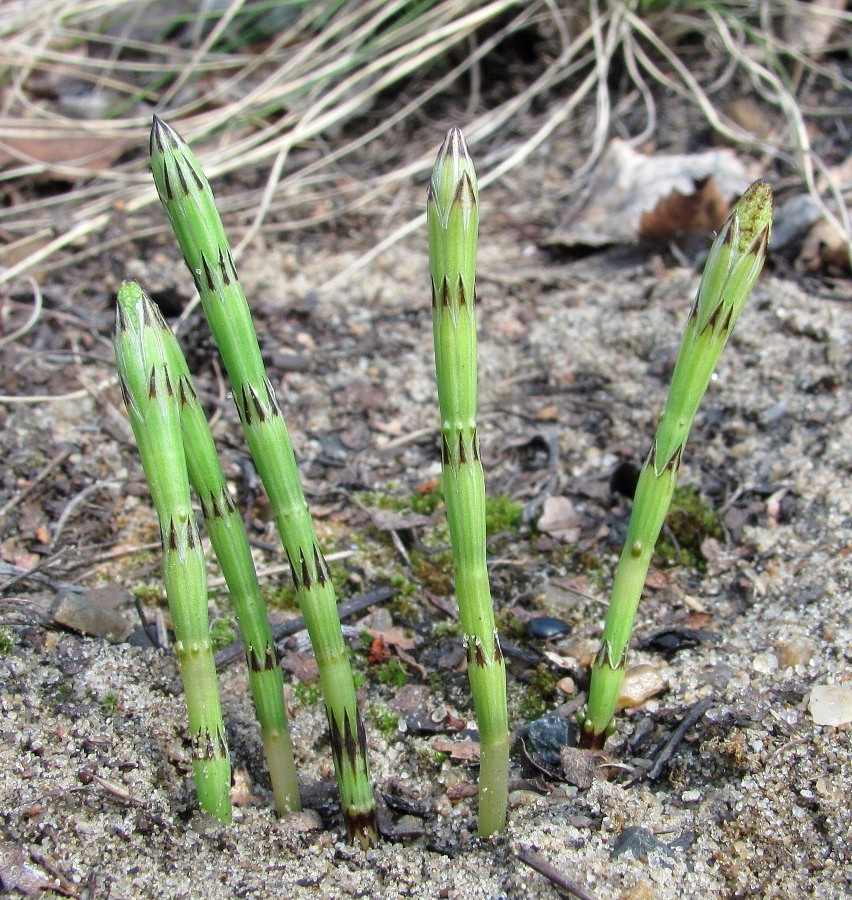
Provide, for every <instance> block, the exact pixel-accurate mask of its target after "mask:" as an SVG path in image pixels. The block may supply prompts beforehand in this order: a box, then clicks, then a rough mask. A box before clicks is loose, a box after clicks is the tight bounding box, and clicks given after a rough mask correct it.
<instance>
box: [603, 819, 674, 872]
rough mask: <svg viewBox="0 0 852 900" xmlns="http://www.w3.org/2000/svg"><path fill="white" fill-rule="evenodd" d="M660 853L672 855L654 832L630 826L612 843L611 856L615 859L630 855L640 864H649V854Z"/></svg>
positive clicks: (638, 826)
mask: <svg viewBox="0 0 852 900" xmlns="http://www.w3.org/2000/svg"><path fill="white" fill-rule="evenodd" d="M657 851H660V852H662V853H664V854H671V850H670V849H669V847H668V846H667V845H666V844H664V843H663V842H662V841H659V840H657V838H655V837H654V834H653V832H651V831H649V830H648V829H647V828H642V827H641V826H640V825H630V826H629V827H628V828H625V829H624V831H622V832H621V834H619V835H618V836H617V837H616V839H615V840H614V841H613V842H612V850H610V854H609V855H610V856H611V857H612V858H613V859H615V858H616V857H617V856H621V854H622V853H629V854H630V855H631V856H632V857H633V858H634V859H635V860H637V861H638V862H643V863H646V862H648V854H650V853H655V852H657Z"/></svg>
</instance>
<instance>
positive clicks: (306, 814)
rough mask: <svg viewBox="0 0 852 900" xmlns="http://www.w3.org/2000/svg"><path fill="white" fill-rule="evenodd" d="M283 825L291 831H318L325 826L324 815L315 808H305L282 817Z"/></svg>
mask: <svg viewBox="0 0 852 900" xmlns="http://www.w3.org/2000/svg"><path fill="white" fill-rule="evenodd" d="M281 823H282V825H284V826H285V827H286V828H289V829H290V830H291V831H318V830H319V829H320V828H323V827H324V826H323V823H322V817H321V816H320V814H319V813H318V812H317V811H316V810H313V809H303V810H302V811H301V812H296V813H290V815H288V816H285V817H284V818H283V819H281Z"/></svg>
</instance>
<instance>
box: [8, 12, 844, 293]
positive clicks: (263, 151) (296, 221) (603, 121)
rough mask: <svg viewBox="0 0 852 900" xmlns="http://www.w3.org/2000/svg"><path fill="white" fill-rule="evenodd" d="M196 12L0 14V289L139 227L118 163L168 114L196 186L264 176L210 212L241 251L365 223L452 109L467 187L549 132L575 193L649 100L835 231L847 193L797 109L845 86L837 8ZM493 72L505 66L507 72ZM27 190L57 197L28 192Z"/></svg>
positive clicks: (656, 110)
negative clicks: (253, 243)
mask: <svg viewBox="0 0 852 900" xmlns="http://www.w3.org/2000/svg"><path fill="white" fill-rule="evenodd" d="M201 6H202V4H198V3H194V2H193V0H184V2H183V3H172V4H166V3H163V2H162V0H123V2H118V3H115V2H113V3H105V2H100V0H45V2H43V3H42V4H40V7H39V16H38V17H37V18H36V17H33V15H32V10H31V4H28V3H25V2H24V0H7V2H6V3H5V4H4V9H3V13H4V14H3V17H2V22H0V72H2V73H3V75H4V82H3V84H4V86H3V88H2V89H0V192H6V194H7V196H8V197H10V198H14V199H13V202H10V203H8V204H7V209H6V211H5V214H4V233H3V235H2V238H3V240H4V241H5V242H6V243H7V245H9V249H8V257H5V255H4V253H3V251H2V250H0V283H2V282H7V281H10V280H12V279H14V278H17V277H18V276H19V275H21V274H23V273H26V272H28V271H30V270H32V269H33V268H35V267H39V268H40V269H41V270H42V271H47V270H50V269H54V268H59V267H62V266H66V265H69V264H71V263H73V262H75V261H77V260H79V259H80V258H81V256H83V255H85V254H87V253H88V254H91V253H92V252H93V251H92V250H91V249H89V248H86V247H85V244H86V240H87V239H88V238H89V237H90V236H91V235H94V234H97V233H101V232H103V231H104V229H105V228H106V226H108V225H109V224H110V222H111V221H112V219H113V216H114V215H115V212H116V209H117V208H118V209H120V210H121V213H122V215H123V216H124V217H125V222H124V223H123V224H122V228H123V230H125V231H129V232H130V233H131V235H132V236H134V237H135V236H137V235H140V234H142V233H146V234H150V229H149V227H148V222H147V221H145V220H144V218H143V217H142V216H141V215H139V214H140V212H142V211H144V210H146V209H147V207H149V206H150V204H152V203H153V201H154V200H155V196H154V193H153V191H152V190H151V189H150V188H149V186H148V181H147V177H146V173H145V170H144V167H145V164H144V159H143V158H142V157H141V155H138V154H136V153H135V152H133V151H135V148H137V147H138V146H139V145H140V140H139V135H140V134H143V133H144V131H145V130H146V129H147V127H148V125H149V123H150V116H151V113H152V111H156V112H158V113H167V114H168V117H169V119H170V120H171V121H173V122H176V123H179V125H180V128H181V131H182V133H183V134H184V135H185V136H186V138H187V139H188V140H189V141H190V142H191V143H192V144H193V145H194V146H197V147H199V148H201V149H202V152H201V154H200V156H201V158H202V162H203V164H204V167H205V170H206V171H208V172H209V173H210V175H211V177H213V178H217V177H220V176H225V175H229V174H234V173H236V172H241V173H246V172H261V173H263V175H262V181H260V182H259V183H258V184H257V185H254V186H249V187H246V180H245V179H243V180H242V183H241V185H240V188H241V189H240V190H239V191H238V192H234V193H231V194H230V195H229V196H228V197H227V198H225V202H223V203H222V211H223V214H224V215H225V216H226V218H227V219H228V220H229V222H230V223H232V225H233V226H236V227H237V228H242V232H241V235H242V240H241V241H240V242H239V247H240V248H242V247H244V246H245V245H246V244H247V243H248V242H249V241H250V240H252V238H253V237H254V236H255V235H257V234H258V233H259V232H265V231H268V232H271V233H282V232H286V231H291V230H294V229H298V228H304V227H306V226H310V225H316V224H319V223H322V222H327V221H332V220H334V219H336V218H337V217H339V216H341V215H343V214H346V213H349V212H352V211H369V213H370V214H371V215H375V216H376V221H377V222H378V223H381V222H382V221H383V219H382V217H383V216H385V214H386V213H387V211H388V210H389V209H391V208H393V207H392V204H393V203H394V202H395V201H394V199H393V198H394V197H395V196H396V194H397V192H398V189H399V187H400V186H401V185H405V184H410V183H411V181H412V180H413V179H414V178H415V177H418V178H422V177H424V176H425V175H426V173H427V172H428V170H429V167H430V164H431V159H430V152H431V151H430V150H429V147H430V146H431V144H432V142H433V141H434V133H435V130H437V129H443V128H445V127H446V126H447V125H449V124H452V122H453V121H457V120H459V118H460V117H462V118H464V119H465V132H466V134H467V136H468V140H469V143H470V145H471V148H472V149H474V150H475V152H476V153H477V156H478V157H479V158H480V159H482V160H483V165H482V166H481V179H480V183H481V185H483V186H487V185H488V184H489V183H490V182H492V181H494V180H496V179H498V178H501V177H503V176H504V175H505V174H507V173H508V172H510V171H511V170H512V169H513V168H514V167H516V166H518V165H520V164H521V163H522V162H523V161H524V160H526V159H527V158H528V157H529V156H530V154H532V153H534V152H535V151H536V150H537V149H538V148H540V147H541V145H542V144H543V143H544V142H545V141H546V140H547V139H548V138H549V137H550V135H552V134H554V133H555V132H556V131H557V130H565V129H570V130H571V131H572V132H576V134H577V138H578V140H579V141H580V143H581V144H582V146H583V147H584V150H585V151H586V152H585V163H584V165H583V166H582V167H578V168H577V169H575V170H574V171H573V172H567V173H566V177H568V178H570V181H569V184H568V188H567V189H568V191H570V192H571V193H576V192H577V191H578V190H581V189H582V187H583V185H584V184H585V183H586V179H585V178H584V176H585V175H587V174H588V172H589V170H590V169H591V168H592V167H593V166H594V164H595V162H596V160H597V159H598V158H599V156H600V153H601V151H602V150H603V148H604V146H605V145H606V142H607V140H608V139H609V138H610V137H611V136H612V135H613V134H619V136H621V137H622V138H626V139H628V140H630V141H631V143H633V144H634V145H636V144H640V143H643V142H645V141H647V140H648V139H649V138H650V137H653V136H654V135H656V134H657V133H658V131H657V126H658V122H659V115H660V110H661V105H660V100H661V99H662V97H663V91H673V92H675V93H676V94H677V95H679V96H680V97H682V98H683V99H684V100H686V101H687V102H688V103H689V104H692V105H694V106H696V107H697V108H698V109H699V110H700V111H701V114H702V115H703V117H704V118H705V119H706V121H707V122H708V124H709V125H710V126H711V128H712V129H713V130H714V131H716V132H717V133H719V134H720V135H722V136H723V137H725V138H726V139H728V140H730V141H734V142H735V143H737V144H739V145H743V146H746V147H748V148H750V149H752V150H759V151H761V152H764V153H766V154H768V155H769V156H771V157H773V158H776V159H778V160H779V161H780V166H781V169H782V173H783V174H785V175H786V174H789V172H790V171H792V173H793V175H794V176H795V177H797V178H798V179H800V181H801V183H802V184H804V185H806V187H807V189H808V190H809V191H810V192H811V193H812V194H813V195H814V196H815V197H817V199H818V200H819V202H820V203H821V205H822V208H823V211H824V213H825V214H826V217H827V218H828V219H829V221H831V222H833V223H834V224H835V226H836V227H837V228H838V229H839V230H840V232H841V233H842V234H844V235H845V236H846V239H847V240H849V236H850V232H851V231H852V228H850V221H849V214H848V211H847V209H846V197H847V196H848V195H845V194H844V191H848V185H846V186H844V185H841V184H838V183H837V182H836V180H835V179H834V178H833V177H832V170H831V167H830V166H829V165H828V164H827V162H828V161H827V160H826V159H825V158H824V155H825V154H826V153H827V152H828V153H833V155H834V159H833V160H832V161H833V162H837V158H836V157H837V154H838V153H840V152H841V149H840V148H839V147H832V146H831V141H830V140H829V141H825V140H823V141H821V142H820V148H821V153H822V154H823V156H821V155H820V154H818V153H816V152H815V150H814V148H813V146H811V143H810V141H811V140H812V139H811V137H810V136H809V132H808V128H806V127H805V126H806V123H805V119H804V114H805V106H803V105H802V104H810V106H809V107H808V109H807V114H808V116H809V119H810V117H813V116H818V117H821V119H822V120H823V121H828V120H829V117H830V116H832V115H833V116H835V117H839V116H842V114H843V111H842V109H840V108H839V107H838V106H837V104H836V103H835V104H833V107H834V108H832V104H830V103H829V104H827V105H825V104H821V103H820V101H817V102H816V103H814V101H813V100H812V99H811V98H812V97H813V95H814V94H815V93H816V94H817V95H820V94H819V91H820V90H822V89H825V90H828V89H831V90H833V91H835V92H837V91H839V90H841V89H842V88H843V87H844V86H845V87H846V88H847V89H848V87H849V84H848V77H847V75H846V73H845V72H844V70H843V68H842V48H843V47H844V46H848V40H849V31H850V18H851V17H850V14H849V13H847V12H845V11H844V10H843V9H842V8H838V7H837V4H835V5H834V6H833V7H831V6H825V5H821V4H817V5H814V4H808V3H805V2H803V0H783V2H779V3H777V4H772V5H771V6H772V9H771V10H769V9H768V5H767V4H762V5H760V6H759V8H757V9H755V7H754V4H751V3H748V2H746V0H737V2H734V3H731V4H724V5H721V4H719V5H711V6H705V5H702V6H698V5H689V4H670V3H666V4H662V3H654V2H646V3H642V4H639V5H638V7H635V6H634V5H631V4H623V3H616V2H602V0H589V3H588V4H573V3H569V2H567V0H492V2H488V3H480V2H474V0H434V2H422V3H419V4H411V3H408V2H404V0H393V2H382V0H364V2H360V3H343V4H325V3H322V4H320V3H307V2H301V0H300V2H294V3H291V4H288V5H281V7H280V8H276V15H278V16H279V20H278V21H277V22H276V25H275V28H273V29H270V30H268V31H267V32H266V33H261V32H259V31H258V28H259V27H260V26H259V23H260V21H261V19H260V15H261V13H262V12H264V11H265V12H267V13H268V14H270V15H271V13H269V11H268V6H269V4H268V3H265V2H261V0H230V2H229V3H227V4H225V5H224V9H218V10H216V11H215V12H212V11H208V12H207V13H205V14H202V13H200V12H198V9H200V8H201ZM203 6H204V9H207V6H206V5H203ZM174 9H177V10H183V12H182V13H180V14H177V13H175V12H173V11H172V12H169V10H174ZM814 10H816V12H814ZM803 17H804V19H803ZM814 17H816V18H817V19H818V20H819V26H820V28H819V41H818V42H817V41H816V39H815V38H812V37H811V38H808V39H807V41H805V40H804V38H802V39H799V38H798V37H795V35H796V34H797V32H796V31H795V29H794V27H793V25H792V24H791V23H794V22H796V21H799V20H807V21H809V22H810V21H812V20H813V21H816V20H815V18H814ZM811 30H813V29H811ZM791 35H793V36H791ZM696 37H698V38H699V40H698V41H696ZM518 42H520V43H521V44H522V45H525V46H527V47H529V48H533V49H534V51H535V52H534V56H535V61H534V62H531V63H525V64H520V63H517V52H516V49H517V47H518V45H519V43H518ZM506 60H515V61H516V62H515V63H514V64H513V68H512V70H511V73H508V72H507V71H506ZM489 65H490V66H492V68H491V69H490V70H488V71H490V72H491V73H493V72H494V71H499V72H500V73H501V75H500V77H498V79H497V81H496V82H495V81H494V78H493V74H492V77H483V71H484V67H487V66H489ZM486 75H487V72H486ZM501 79H505V83H502V84H501ZM510 79H511V81H510ZM507 88H508V89H507ZM450 92H454V93H455V96H456V97H458V96H459V94H461V95H466V96H467V103H466V104H465V109H464V110H461V109H458V110H456V109H454V108H452V107H451V105H450V106H448V105H447V103H446V97H447V96H448V95H449V94H450ZM726 92H727V95H728V96H731V95H733V94H736V93H737V92H739V93H742V92H748V93H751V94H752V95H753V96H755V97H757V98H758V99H759V100H760V101H761V102H762V103H763V104H764V105H766V106H769V107H770V108H773V109H774V110H776V111H777V113H778V115H777V120H778V126H779V127H778V129H777V130H778V136H777V137H774V136H773V137H769V138H766V137H765V136H761V135H759V134H754V133H752V132H751V131H749V130H748V129H747V128H744V127H742V126H739V125H737V124H736V123H734V122H733V121H731V120H730V119H728V118H727V117H726V116H725V114H724V113H723V112H722V98H723V97H724V96H725V94H726ZM436 111H437V115H438V116H439V118H441V121H440V122H438V123H436V127H435V128H432V129H430V132H431V133H430V136H429V140H428V141H427V140H424V141H423V143H422V144H419V143H418V141H416V140H410V136H411V134H412V133H413V130H414V128H415V126H416V124H417V123H418V121H419V120H420V119H422V118H423V117H424V116H432V115H435V114H436ZM807 124H808V125H810V122H808V123H807ZM401 135H406V139H405V140H399V139H398V138H399V137H400V136H401ZM835 143H836V142H835ZM368 144H369V146H370V152H371V155H370V159H369V165H365V163H364V148H365V146H366V145H368ZM826 148H827V149H826ZM128 151H129V152H128ZM123 154H124V155H123ZM34 179H35V180H47V181H55V180H59V181H65V182H68V183H71V184H73V186H74V190H73V191H72V192H70V193H68V192H64V191H61V192H59V191H54V192H50V191H49V190H48V191H39V193H38V195H36V194H34V192H33V191H32V190H31V189H30V188H29V185H31V184H32V181H33V180H34ZM249 183H250V182H249ZM415 202H416V201H414V200H412V201H411V203H410V204H409V203H407V202H406V203H404V204H403V206H402V212H403V215H404V216H405V218H404V219H403V221H404V223H405V224H403V225H402V226H397V227H396V228H395V229H394V228H391V229H390V233H388V232H387V231H385V232H384V234H382V233H381V232H382V229H381V227H379V228H378V231H379V232H380V233H379V241H380V246H381V247H386V246H388V245H389V244H390V243H393V242H394V241H396V240H398V239H399V238H400V237H401V236H403V235H404V234H406V233H408V232H410V231H411V230H413V229H414V228H416V227H419V226H420V224H421V219H420V217H418V218H417V219H414V218H412V214H413V212H414V209H415ZM57 222H63V223H65V224H64V228H63V229H60V228H58V227H57ZM13 251H14V252H13ZM374 255H375V251H371V253H370V254H369V255H365V256H364V257H363V258H362V259H361V260H360V262H359V264H364V263H366V262H367V261H368V259H369V258H372V256H374ZM6 259H8V262H7V261H6ZM3 265H5V268H2V266H3ZM350 271H351V270H350ZM346 275H348V273H346ZM340 277H344V274H343V273H341V276H340Z"/></svg>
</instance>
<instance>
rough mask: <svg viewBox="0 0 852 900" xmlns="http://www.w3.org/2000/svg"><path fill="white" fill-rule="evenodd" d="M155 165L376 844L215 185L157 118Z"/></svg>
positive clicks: (339, 756) (335, 641) (322, 606)
mask: <svg viewBox="0 0 852 900" xmlns="http://www.w3.org/2000/svg"><path fill="white" fill-rule="evenodd" d="M151 171H152V173H153V176H154V182H155V184H156V186H157V191H158V193H159V195H160V200H161V201H162V203H163V207H164V209H165V210H166V214H167V215H168V217H169V220H170V221H171V223H172V227H173V229H174V232H175V235H176V237H177V239H178V242H179V243H180V246H181V250H182V251H183V255H184V259H185V260H186V264H187V266H188V267H189V270H190V272H191V273H192V276H193V278H194V280H195V284H196V287H197V288H198V291H199V294H200V296H201V303H202V306H203V307H204V312H205V314H206V316H207V321H208V322H209V324H210V330H211V331H212V332H213V337H214V339H215V341H216V344H217V346H218V347H219V352H220V353H221V355H222V360H223V362H224V364H225V368H226V370H227V372H228V377H229V380H230V382H231V388H232V391H233V394H234V398H235V401H236V404H237V410H238V412H239V414H240V419H241V421H242V425H243V429H244V431H245V434H246V440H247V442H248V445H249V450H250V452H251V456H252V459H253V460H254V464H255V466H256V468H257V471H258V474H259V475H260V478H261V481H262V482H263V485H264V487H265V489H266V493H267V495H268V497H269V501H270V504H271V506H272V510H273V513H274V515H275V521H276V524H277V526H278V531H279V534H280V535H281V540H282V543H283V544H284V549H285V551H286V553H287V559H288V561H289V563H290V569H291V572H292V576H293V583H294V585H295V588H296V593H297V597H298V600H299V605H300V607H301V610H302V615H303V616H304V618H305V624H306V626H307V629H308V634H309V635H310V638H311V642H312V644H313V648H314V654H315V655H316V659H317V665H318V667H319V674H320V681H321V683H322V689H323V697H324V700H325V706H326V714H327V716H328V721H329V731H330V734H331V742H332V750H333V755H334V764H335V772H336V774H337V781H338V786H339V789H340V797H341V805H342V808H343V816H344V819H345V821H346V827H347V831H348V833H349V834H350V836H351V837H353V838H355V839H356V840H357V841H358V842H359V843H361V844H362V845H364V846H369V845H372V844H373V843H375V841H376V839H377V832H376V826H375V803H374V800H373V792H372V787H371V784H370V775H369V769H368V764H367V746H366V734H365V732H364V726H363V723H362V720H361V715H360V712H359V710H358V704H357V700H356V696H355V687H354V683H353V680H352V670H351V666H350V664H349V657H348V654H347V651H346V645H345V643H344V641H343V635H342V632H341V628H340V619H339V617H338V614H337V604H336V602H335V596H334V587H333V585H332V582H331V578H330V576H329V571H328V566H327V564H326V562H325V559H324V557H323V555H322V551H321V549H320V546H319V543H318V542H317V539H316V532H315V530H314V525H313V520H312V519H311V516H310V513H309V511H308V506H307V503H306V502H305V495H304V493H303V491H302V485H301V481H300V479H299V473H298V469H297V466H296V459H295V456H294V455H293V448H292V445H291V443H290V438H289V436H288V434H287V427H286V425H285V423H284V418H283V416H282V415H281V410H280V409H279V407H278V402H277V400H276V398H275V392H274V390H273V388H272V385H271V383H270V381H269V379H268V378H267V377H266V372H265V370H264V366H263V361H262V359H261V355H260V348H259V347H258V343H257V335H256V334H255V331H254V325H253V324H252V320H251V314H250V312H249V307H248V303H247V302H246V299H245V295H244V294H243V291H242V288H241V287H240V283H239V280H238V278H237V273H236V270H235V268H234V262H233V259H232V258H231V252H230V249H229V246H228V241H227V238H226V237H225V233H224V229H223V227H222V221H221V218H220V217H219V213H218V211H217V209H216V205H215V202H214V200H213V193H212V191H211V189H210V185H209V184H208V182H207V179H206V178H205V177H204V174H203V172H202V171H201V168H200V166H199V165H198V162H197V160H196V159H195V157H194V156H193V154H192V151H191V150H190V149H189V147H187V145H186V144H185V143H184V141H183V140H182V139H181V138H180V137H179V135H178V134H177V133H176V132H175V131H173V130H172V129H171V128H170V127H169V126H168V125H166V124H165V123H164V122H163V121H161V120H160V119H157V118H155V119H154V125H153V128H152V130H151Z"/></svg>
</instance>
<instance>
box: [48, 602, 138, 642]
mask: <svg viewBox="0 0 852 900" xmlns="http://www.w3.org/2000/svg"><path fill="white" fill-rule="evenodd" d="M102 593H103V592H102ZM106 596H109V597H110V602H112V595H109V594H108V595H106ZM101 599H102V598H101V596H100V595H97V596H96V595H94V594H93V593H91V592H90V593H88V594H74V593H71V592H68V593H67V594H64V595H62V597H60V599H59V602H58V603H57V605H56V607H55V609H54V611H53V621H54V622H55V623H56V624H57V625H62V626H64V627H65V628H69V629H70V630H71V631H76V632H79V633H80V634H86V635H89V636H90V637H100V638H104V639H106V640H108V641H110V642H112V643H113V644H120V643H122V641H124V640H125V639H126V638H127V636H128V635H129V634H130V632H131V631H132V630H133V627H132V626H131V625H130V624H129V623H128V621H127V620H126V619H125V617H124V616H123V615H122V613H121V612H119V611H117V610H116V609H115V608H111V607H110V606H107V605H106V604H103V603H102V602H101Z"/></svg>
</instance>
